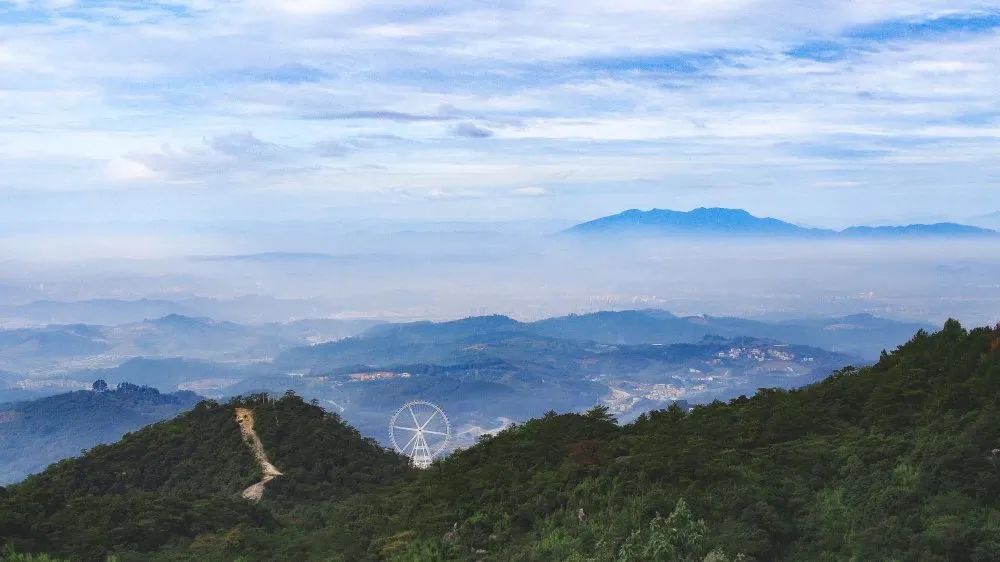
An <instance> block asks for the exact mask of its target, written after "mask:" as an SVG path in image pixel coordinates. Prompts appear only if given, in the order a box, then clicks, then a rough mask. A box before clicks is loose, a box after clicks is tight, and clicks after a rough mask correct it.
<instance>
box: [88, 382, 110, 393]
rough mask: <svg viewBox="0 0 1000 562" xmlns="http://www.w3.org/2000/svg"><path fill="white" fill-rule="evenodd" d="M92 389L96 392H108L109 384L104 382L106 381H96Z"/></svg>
mask: <svg viewBox="0 0 1000 562" xmlns="http://www.w3.org/2000/svg"><path fill="white" fill-rule="evenodd" d="M91 388H92V389H93V390H94V392H107V390H108V383H106V382H104V379H97V380H96V381H94V384H93V386H91Z"/></svg>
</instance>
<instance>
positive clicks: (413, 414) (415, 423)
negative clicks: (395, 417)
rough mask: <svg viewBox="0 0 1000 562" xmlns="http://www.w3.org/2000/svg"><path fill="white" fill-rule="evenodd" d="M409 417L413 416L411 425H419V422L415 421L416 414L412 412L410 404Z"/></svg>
mask: <svg viewBox="0 0 1000 562" xmlns="http://www.w3.org/2000/svg"><path fill="white" fill-rule="evenodd" d="M409 410H410V417H412V418H413V425H415V426H417V427H420V422H418V421H417V414H415V413H414V412H413V406H410V408H409Z"/></svg>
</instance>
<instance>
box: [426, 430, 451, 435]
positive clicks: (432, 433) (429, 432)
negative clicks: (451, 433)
mask: <svg viewBox="0 0 1000 562" xmlns="http://www.w3.org/2000/svg"><path fill="white" fill-rule="evenodd" d="M420 433H426V434H429V435H448V434H447V433H445V432H443V431H431V430H430V429H421V430H420Z"/></svg>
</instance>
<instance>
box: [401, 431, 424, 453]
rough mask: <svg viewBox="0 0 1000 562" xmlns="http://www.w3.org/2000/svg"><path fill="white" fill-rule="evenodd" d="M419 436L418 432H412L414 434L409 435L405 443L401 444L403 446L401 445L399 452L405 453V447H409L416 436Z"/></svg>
mask: <svg viewBox="0 0 1000 562" xmlns="http://www.w3.org/2000/svg"><path fill="white" fill-rule="evenodd" d="M419 436H420V434H419V433H414V434H413V437H410V440H409V441H407V442H406V445H403V447H402V449H401V450H400V452H401V453H403V454H404V455H405V454H406V449H407V448H408V447H409V446H410V445H411V444H412V443H413V442H414V441H416V439H417V437H419Z"/></svg>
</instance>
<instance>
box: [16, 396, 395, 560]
mask: <svg viewBox="0 0 1000 562" xmlns="http://www.w3.org/2000/svg"><path fill="white" fill-rule="evenodd" d="M237 407H246V408H251V409H252V411H253V412H254V413H255V418H256V433H257V435H258V436H259V438H260V440H261V441H262V442H263V444H264V447H265V450H266V453H267V454H268V456H269V457H270V460H271V461H272V462H273V463H274V464H276V465H277V466H278V467H279V468H280V470H281V471H282V472H283V474H284V476H283V477H279V478H278V479H276V480H274V481H273V482H271V483H270V484H269V486H268V487H267V492H266V494H265V496H264V501H263V502H262V503H260V504H252V503H250V502H248V501H246V500H244V499H242V498H241V497H240V492H241V491H242V490H244V489H245V488H246V487H248V486H250V485H251V484H253V483H255V482H257V481H259V480H260V479H261V474H260V468H259V466H258V464H257V461H256V460H255V459H254V457H253V455H252V453H251V451H250V449H249V447H248V446H247V445H246V444H245V443H244V442H243V439H242V437H241V435H240V429H239V426H238V425H237V423H236V421H235V409H236V408H237ZM411 474H412V469H410V468H408V467H407V466H406V464H405V462H404V461H403V459H402V458H401V457H399V456H397V455H396V454H394V453H389V452H387V451H384V450H383V449H382V448H381V447H379V446H378V444H377V443H375V442H374V441H373V440H370V439H364V438H362V437H361V436H360V435H359V434H358V433H357V431H355V430H354V429H353V428H351V427H349V426H347V425H345V424H344V423H343V422H341V421H340V419H339V418H338V416H337V415H336V414H331V413H327V412H325V411H323V410H322V409H321V408H319V407H317V406H314V405H310V404H306V403H304V402H303V401H302V400H301V399H300V398H299V397H297V396H294V395H291V394H289V395H286V396H285V397H283V398H281V399H278V400H273V399H269V398H268V397H267V396H266V395H258V396H250V397H241V398H237V399H233V400H231V401H230V402H228V403H226V404H218V403H215V402H212V401H203V402H200V403H198V404H197V405H196V406H195V407H194V408H193V409H192V410H191V411H190V412H187V413H185V414H183V415H181V416H179V417H177V418H175V419H173V420H169V421H165V422H160V423H157V424H154V425H151V426H149V427H146V428H144V429H142V430H140V431H137V432H135V433H131V434H128V435H126V436H125V437H124V438H123V439H122V440H121V441H120V442H118V443H115V444H114V445H100V446H97V447H94V448H93V449H91V450H90V451H88V452H87V453H86V454H85V455H83V456H81V457H79V458H74V459H68V460H65V461H61V462H59V463H56V464H54V465H52V466H51V467H49V468H48V469H47V470H45V471H44V472H43V473H41V474H38V475H35V476H31V477H29V478H27V479H26V480H25V481H24V482H23V483H21V484H18V485H15V486H11V487H8V488H7V489H6V490H5V489H3V488H2V487H0V545H3V544H4V543H8V544H12V545H13V546H14V547H15V548H16V549H18V550H26V551H39V550H44V551H47V552H49V553H50V554H56V555H60V556H66V557H71V558H73V559H85V560H93V559H103V557H104V556H105V555H106V554H109V553H110V552H112V551H120V552H122V553H123V554H124V555H125V556H126V559H132V558H129V555H130V554H131V555H132V556H134V559H136V560H144V559H147V558H148V555H147V554H146V553H149V552H152V551H156V550H159V549H161V548H164V547H169V546H171V545H174V544H178V543H180V544H186V545H188V546H193V548H196V549H197V548H199V545H201V548H202V549H203V550H206V551H207V552H209V553H211V552H214V550H215V546H212V545H216V543H215V542H213V537H214V536H215V535H213V534H212V533H215V532H218V533H221V534H225V533H229V534H230V535H232V534H233V533H236V534H238V533H239V532H240V530H249V529H254V530H255V531H254V532H255V533H256V532H263V531H265V530H272V529H274V528H276V527H277V526H278V525H279V522H278V521H277V520H276V519H275V514H276V513H279V512H280V513H289V512H290V511H294V510H297V509H302V508H306V507H308V506H310V505H313V504H315V503H317V502H331V503H332V502H336V501H338V500H342V499H344V498H346V497H349V496H351V495H352V494H355V493H358V492H362V491H366V490H369V489H372V488H373V487H375V486H377V485H384V484H386V483H388V482H393V483H399V482H402V481H405V480H406V479H407V478H409V477H410V475H411ZM192 539H197V540H194V542H193V543H192ZM219 541H220V542H219V543H218V545H222V544H225V540H224V539H223V538H221V537H220V538H219ZM206 544H207V545H209V546H207V547H206V546H205V545H206ZM216 546H217V545H216ZM205 554H206V553H205V552H202V553H201V555H198V556H195V558H196V559H204V558H203V556H202V555H205Z"/></svg>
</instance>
